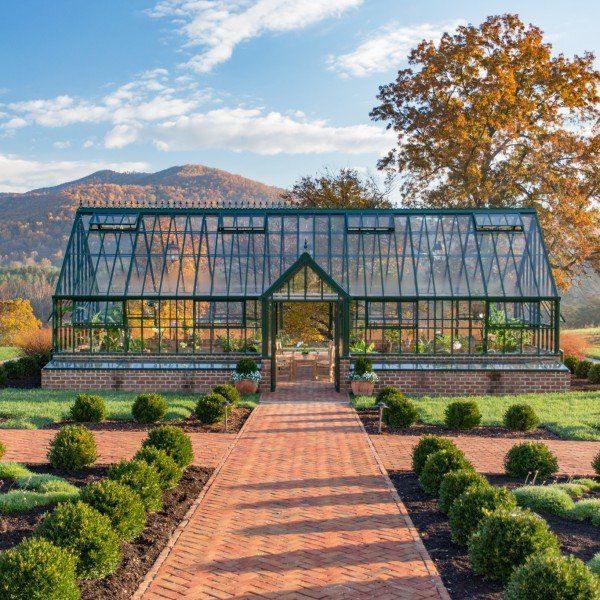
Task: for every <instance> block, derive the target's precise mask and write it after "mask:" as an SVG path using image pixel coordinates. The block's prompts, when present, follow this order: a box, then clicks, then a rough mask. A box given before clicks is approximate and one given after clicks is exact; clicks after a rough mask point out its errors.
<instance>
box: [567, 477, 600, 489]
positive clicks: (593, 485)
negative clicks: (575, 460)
mask: <svg viewBox="0 0 600 600" xmlns="http://www.w3.org/2000/svg"><path fill="white" fill-rule="evenodd" d="M571 483H574V484H576V485H582V486H583V487H585V488H586V489H587V491H588V492H593V491H595V490H597V489H600V483H599V482H597V481H596V480H595V479H592V478H591V477H579V478H578V479H573V481H572V482H571Z"/></svg>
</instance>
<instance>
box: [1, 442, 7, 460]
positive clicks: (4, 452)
mask: <svg viewBox="0 0 600 600" xmlns="http://www.w3.org/2000/svg"><path fill="white" fill-rule="evenodd" d="M5 454H6V446H5V445H4V444H3V443H2V442H0V460H1V459H2V457H3V456H4V455H5Z"/></svg>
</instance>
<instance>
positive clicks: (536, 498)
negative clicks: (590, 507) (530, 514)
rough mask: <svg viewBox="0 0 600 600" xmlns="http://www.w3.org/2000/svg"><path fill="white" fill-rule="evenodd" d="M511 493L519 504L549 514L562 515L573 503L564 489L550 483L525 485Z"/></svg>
mask: <svg viewBox="0 0 600 600" xmlns="http://www.w3.org/2000/svg"><path fill="white" fill-rule="evenodd" d="M513 494H514V495H515V498H516V499H517V504H518V505H519V506H522V507H525V508H530V509H531V510H535V511H536V512H545V513H550V514H551V515H564V514H565V513H566V512H568V511H569V510H571V509H572V508H573V506H574V505H575V504H574V502H573V499H572V498H571V496H569V494H568V493H567V492H566V491H565V490H562V489H560V488H559V487H555V486H551V485H548V486H546V485H526V486H524V487H520V488H517V489H516V490H513Z"/></svg>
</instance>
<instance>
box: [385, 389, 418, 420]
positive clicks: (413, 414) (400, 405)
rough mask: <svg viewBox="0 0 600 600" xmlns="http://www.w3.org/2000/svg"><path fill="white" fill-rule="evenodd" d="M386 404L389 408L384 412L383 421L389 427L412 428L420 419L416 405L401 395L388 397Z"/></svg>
mask: <svg viewBox="0 0 600 600" xmlns="http://www.w3.org/2000/svg"><path fill="white" fill-rule="evenodd" d="M385 403H386V405H387V408H386V409H384V411H383V421H384V422H385V424H386V425H387V426H388V427H394V428H403V427H410V426H411V425H413V424H414V423H416V421H417V419H418V418H419V413H418V411H417V409H416V408H415V405H414V404H413V403H412V402H411V401H410V400H409V399H408V398H407V397H406V396H404V395H402V394H400V393H397V395H396V396H392V395H388V396H387V399H386V400H385Z"/></svg>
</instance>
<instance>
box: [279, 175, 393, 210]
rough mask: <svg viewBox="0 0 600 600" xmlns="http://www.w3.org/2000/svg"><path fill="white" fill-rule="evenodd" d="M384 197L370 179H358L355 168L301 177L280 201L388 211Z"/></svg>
mask: <svg viewBox="0 0 600 600" xmlns="http://www.w3.org/2000/svg"><path fill="white" fill-rule="evenodd" d="M387 194H388V192H387V190H380V189H379V186H378V185H377V182H376V181H375V179H374V178H373V177H362V176H361V175H360V173H359V172H358V171H357V170H356V169H340V170H339V171H337V172H332V171H329V170H326V171H324V172H323V173H321V174H319V175H316V176H315V177H312V176H310V175H308V176H305V177H302V178H300V179H299V180H298V181H297V182H296V183H295V184H294V186H293V187H292V189H291V190H290V191H289V192H286V193H285V194H283V195H282V198H283V199H284V200H287V201H291V202H296V203H297V204H298V205H299V206H300V207H301V208H390V207H391V203H390V201H389V200H388V199H387Z"/></svg>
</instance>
